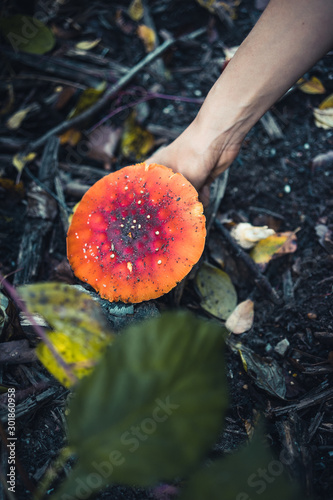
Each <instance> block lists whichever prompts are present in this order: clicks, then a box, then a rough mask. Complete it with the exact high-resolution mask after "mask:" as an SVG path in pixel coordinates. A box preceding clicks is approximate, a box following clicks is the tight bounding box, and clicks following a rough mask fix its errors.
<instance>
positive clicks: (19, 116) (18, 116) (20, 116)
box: [6, 106, 31, 130]
mask: <svg viewBox="0 0 333 500" xmlns="http://www.w3.org/2000/svg"><path fill="white" fill-rule="evenodd" d="M30 110H31V106H28V107H27V108H25V109H21V110H20V111H17V112H16V113H14V114H13V115H12V116H11V117H10V118H9V119H8V120H7V123H6V125H7V128H9V129H10V130H16V129H18V128H19V127H20V125H21V123H22V122H23V120H24V118H25V117H26V116H27V114H28V113H29V111H30Z"/></svg>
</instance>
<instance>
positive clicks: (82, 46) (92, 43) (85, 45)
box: [75, 38, 101, 51]
mask: <svg viewBox="0 0 333 500" xmlns="http://www.w3.org/2000/svg"><path fill="white" fill-rule="evenodd" d="M100 41H101V39H100V38H96V40H86V41H84V42H79V43H77V44H76V45H75V48H76V49H79V50H84V51H87V50H91V49H93V48H94V47H96V45H98V44H99V42H100Z"/></svg>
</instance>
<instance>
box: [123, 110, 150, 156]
mask: <svg viewBox="0 0 333 500" xmlns="http://www.w3.org/2000/svg"><path fill="white" fill-rule="evenodd" d="M153 146H154V136H153V135H152V134H151V133H150V132H148V130H144V129H143V128H142V127H140V125H139V124H138V123H137V122H136V120H135V113H131V115H130V116H129V117H128V118H127V120H126V121H125V124H124V133H123V135H122V138H121V152H122V154H123V155H124V156H126V158H130V159H132V160H136V161H139V160H142V159H143V158H146V156H147V154H148V153H149V151H150V150H151V149H152V147H153Z"/></svg>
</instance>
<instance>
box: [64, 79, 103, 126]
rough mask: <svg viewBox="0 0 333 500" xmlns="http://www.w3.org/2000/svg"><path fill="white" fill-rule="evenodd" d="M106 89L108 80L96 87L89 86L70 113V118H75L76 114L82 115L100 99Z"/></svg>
mask: <svg viewBox="0 0 333 500" xmlns="http://www.w3.org/2000/svg"><path fill="white" fill-rule="evenodd" d="M105 89H106V82H103V83H101V84H100V85H98V87H97V88H96V89H94V88H89V89H86V90H84V91H83V92H82V94H81V96H80V98H79V100H78V102H77V104H76V106H75V108H74V109H73V110H72V111H71V112H70V113H69V115H68V119H69V118H74V117H75V116H78V115H80V114H81V113H83V111H85V110H86V109H88V108H90V107H91V106H92V105H93V104H95V103H96V102H97V101H98V99H99V98H100V97H101V96H102V95H103V94H104V92H105Z"/></svg>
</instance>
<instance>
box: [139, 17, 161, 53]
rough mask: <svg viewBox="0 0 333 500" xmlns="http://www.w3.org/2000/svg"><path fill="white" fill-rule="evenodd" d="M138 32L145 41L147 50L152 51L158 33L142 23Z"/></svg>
mask: <svg viewBox="0 0 333 500" xmlns="http://www.w3.org/2000/svg"><path fill="white" fill-rule="evenodd" d="M137 34H138V36H139V38H141V40H142V41H143V43H144V45H145V49H146V51H147V52H151V51H152V50H154V48H155V43H156V33H155V31H154V30H153V29H151V28H149V27H148V26H146V25H145V24H140V26H139V27H138V29H137Z"/></svg>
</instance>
